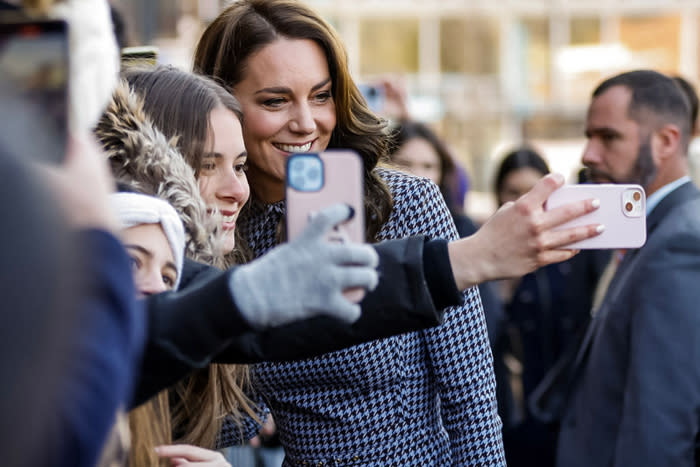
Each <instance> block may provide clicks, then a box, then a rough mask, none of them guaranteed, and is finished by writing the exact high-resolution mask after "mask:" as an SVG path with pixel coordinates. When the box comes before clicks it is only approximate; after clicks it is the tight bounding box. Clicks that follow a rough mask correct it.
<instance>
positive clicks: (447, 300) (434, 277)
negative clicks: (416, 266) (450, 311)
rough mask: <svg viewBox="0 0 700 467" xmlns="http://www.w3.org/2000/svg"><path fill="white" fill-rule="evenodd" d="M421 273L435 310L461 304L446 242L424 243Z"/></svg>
mask: <svg viewBox="0 0 700 467" xmlns="http://www.w3.org/2000/svg"><path fill="white" fill-rule="evenodd" d="M423 271H424V274H425V280H426V282H427V284H428V289H429V290H430V296H431V297H432V299H433V302H434V303H435V308H437V309H438V310H442V309H443V308H447V307H450V306H455V305H460V304H461V303H462V300H463V298H464V297H462V293H461V292H460V291H459V290H458V289H457V283H456V282H455V279H454V275H453V274H452V263H450V256H449V253H448V251H447V240H443V239H441V238H436V239H434V240H430V241H428V242H426V244H425V248H424V251H423Z"/></svg>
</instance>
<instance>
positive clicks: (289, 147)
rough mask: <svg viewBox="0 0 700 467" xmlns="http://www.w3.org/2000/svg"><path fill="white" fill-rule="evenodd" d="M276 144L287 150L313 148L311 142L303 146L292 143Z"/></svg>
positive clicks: (302, 150) (306, 150) (297, 150)
mask: <svg viewBox="0 0 700 467" xmlns="http://www.w3.org/2000/svg"><path fill="white" fill-rule="evenodd" d="M276 146H277V147H278V148H280V149H281V150H282V151H285V152H308V151H309V149H311V142H308V143H306V144H304V145H302V146H299V145H292V144H277V145H276Z"/></svg>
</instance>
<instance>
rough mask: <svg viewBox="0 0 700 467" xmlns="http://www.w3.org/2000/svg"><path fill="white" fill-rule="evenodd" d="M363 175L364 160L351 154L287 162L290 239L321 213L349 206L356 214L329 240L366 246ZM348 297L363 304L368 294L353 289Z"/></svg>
mask: <svg viewBox="0 0 700 467" xmlns="http://www.w3.org/2000/svg"><path fill="white" fill-rule="evenodd" d="M363 172H364V171H363V163H362V159H361V158H360V156H359V155H358V154H357V153H356V152H354V151H350V150H331V151H325V152H321V153H318V154H314V153H304V154H293V155H291V156H290V157H289V158H288V159H287V183H286V200H287V238H288V239H289V240H292V239H294V238H295V237H297V236H298V235H299V234H300V233H301V232H302V231H303V230H304V228H305V227H306V225H307V224H308V222H309V220H310V219H312V218H313V216H314V215H315V214H316V213H317V212H318V211H320V210H321V209H323V208H325V207H328V206H331V205H333V204H337V203H345V204H347V205H349V206H350V207H351V208H352V209H353V211H354V214H353V216H352V217H351V218H350V219H348V220H347V221H345V222H343V223H342V224H340V225H338V226H337V227H336V228H335V229H334V230H332V231H331V232H329V234H328V240H329V241H333V242H341V243H342V242H358V243H362V242H364V240H365V220H364V212H365V208H364V174H363ZM345 296H346V298H348V300H350V301H353V302H359V301H360V300H362V298H363V297H364V290H362V289H349V290H347V291H345Z"/></svg>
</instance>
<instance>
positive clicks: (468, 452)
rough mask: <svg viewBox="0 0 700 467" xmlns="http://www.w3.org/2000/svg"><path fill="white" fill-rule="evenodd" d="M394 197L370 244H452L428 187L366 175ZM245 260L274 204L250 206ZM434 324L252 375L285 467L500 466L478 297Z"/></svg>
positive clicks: (448, 224) (392, 176) (258, 247)
mask: <svg viewBox="0 0 700 467" xmlns="http://www.w3.org/2000/svg"><path fill="white" fill-rule="evenodd" d="M378 171H379V174H380V175H381V176H382V178H383V179H384V180H385V181H386V183H387V184H388V186H389V187H390V189H391V192H392V194H393V196H394V209H393V212H392V214H391V216H390V218H389V220H388V222H387V223H386V225H385V226H384V227H383V228H382V230H381V231H380V233H379V237H380V239H391V238H401V237H406V236H410V235H417V234H423V235H426V236H428V237H432V238H435V237H441V238H446V239H450V240H452V239H455V238H456V237H457V234H456V231H455V227H454V223H453V221H452V217H451V216H450V213H449V212H448V210H447V207H446V206H445V204H444V201H443V198H442V196H441V194H440V192H439V190H438V188H437V186H436V185H435V184H433V183H432V182H430V181H428V180H426V179H422V178H418V177H412V176H409V175H405V174H402V173H399V172H396V171H392V170H385V169H378ZM251 207H252V211H251V217H250V222H249V223H247V225H246V226H245V228H244V229H245V230H244V231H243V233H244V235H245V236H246V238H247V239H248V241H249V243H250V244H251V247H252V249H253V251H254V252H255V254H256V256H260V255H262V254H264V253H265V252H266V251H267V250H269V249H270V248H272V247H273V246H274V245H275V238H276V229H277V225H278V223H279V221H280V219H281V216H282V215H283V211H284V202H280V203H276V204H273V205H266V206H262V205H260V204H258V205H255V206H251ZM464 297H465V301H464V304H463V305H462V306H459V307H454V308H453V309H451V310H449V311H448V312H447V313H446V319H445V322H444V323H443V324H442V325H440V326H438V327H435V328H432V329H429V330H425V331H419V332H411V333H406V334H403V335H400V336H396V337H391V338H387V339H381V340H377V341H374V342H370V343H366V344H361V345H357V346H354V347H351V348H349V349H345V350H341V351H337V352H333V353H330V354H327V355H324V356H320V357H315V358H310V359H306V360H302V361H296V362H290V363H264V364H260V365H255V366H254V368H253V382H254V385H255V388H256V390H257V391H259V392H260V393H261V395H262V396H263V397H264V398H265V400H266V401H267V402H268V404H269V406H270V408H271V411H272V413H273V416H274V418H275V422H276V423H277V428H278V430H279V432H280V437H281V440H282V444H283V445H284V449H285V452H286V455H287V458H286V459H285V466H293V465H363V466H447V465H505V458H504V454H503V446H502V441H501V421H500V419H499V418H498V415H497V410H496V397H495V380H494V376H493V368H492V359H491V351H490V348H489V343H488V337H487V333H486V323H485V319H484V314H483V309H482V306H481V299H480V297H479V293H478V290H477V289H476V288H471V289H469V290H468V291H466V292H465V294H464Z"/></svg>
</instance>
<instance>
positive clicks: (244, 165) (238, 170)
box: [233, 162, 248, 175]
mask: <svg viewBox="0 0 700 467" xmlns="http://www.w3.org/2000/svg"><path fill="white" fill-rule="evenodd" d="M233 170H235V171H236V173H237V174H239V175H241V174H244V173H245V172H247V171H248V163H247V162H244V163H242V164H236V165H234V166H233Z"/></svg>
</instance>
